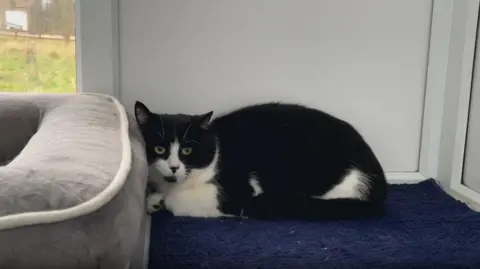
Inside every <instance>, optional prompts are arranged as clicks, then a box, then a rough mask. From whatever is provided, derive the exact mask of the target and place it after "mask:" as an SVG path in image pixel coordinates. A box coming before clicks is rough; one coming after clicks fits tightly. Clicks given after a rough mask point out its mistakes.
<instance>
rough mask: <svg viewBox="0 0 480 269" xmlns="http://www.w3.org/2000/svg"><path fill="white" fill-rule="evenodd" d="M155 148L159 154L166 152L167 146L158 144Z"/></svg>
mask: <svg viewBox="0 0 480 269" xmlns="http://www.w3.org/2000/svg"><path fill="white" fill-rule="evenodd" d="M153 150H155V153H157V154H159V155H161V154H163V153H165V148H164V147H160V146H156V147H154V148H153Z"/></svg>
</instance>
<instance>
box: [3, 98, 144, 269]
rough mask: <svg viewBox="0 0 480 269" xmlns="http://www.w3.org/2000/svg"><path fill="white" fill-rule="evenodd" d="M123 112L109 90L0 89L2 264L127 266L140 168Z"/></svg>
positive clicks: (136, 235)
mask: <svg viewBox="0 0 480 269" xmlns="http://www.w3.org/2000/svg"><path fill="white" fill-rule="evenodd" d="M128 119H129V117H128V116H127V114H126V113H125V110H124V108H123V107H122V106H121V105H120V104H119V103H118V101H116V100H115V99H114V98H111V97H108V96H100V95H87V94H78V95H43V94H0V164H1V166H0V268H9V269H14V268H125V267H127V266H128V264H129V263H131V261H132V258H133V254H134V249H135V248H136V246H137V242H138V241H139V240H140V241H141V240H142V238H143V237H144V235H142V234H141V232H140V227H141V224H142V221H143V220H144V219H145V213H144V212H145V209H144V208H145V207H144V203H145V202H144V201H145V185H146V180H147V172H148V169H147V163H146V160H145V152H144V149H143V144H142V143H143V142H142V139H141V136H140V133H139V131H138V129H137V127H136V125H135V124H134V121H130V123H132V124H131V125H129V120H128ZM129 126H130V127H129Z"/></svg>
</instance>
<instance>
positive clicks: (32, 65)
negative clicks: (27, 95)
mask: <svg viewBox="0 0 480 269" xmlns="http://www.w3.org/2000/svg"><path fill="white" fill-rule="evenodd" d="M74 16H75V15H74V0H0V92H54V93H55V92H56V93H62V92H75V91H76V84H77V83H76V63H75V27H74V21H75V18H74Z"/></svg>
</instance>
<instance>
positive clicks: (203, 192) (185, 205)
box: [164, 183, 222, 217]
mask: <svg viewBox="0 0 480 269" xmlns="http://www.w3.org/2000/svg"><path fill="white" fill-rule="evenodd" d="M217 196H218V187H217V186H216V185H215V184H212V183H204V184H201V185H196V186H194V187H191V188H178V189H177V188H172V189H171V190H170V192H169V193H168V194H167V195H166V196H165V198H164V199H165V200H164V204H165V207H166V209H167V210H169V211H170V212H172V214H173V215H175V216H186V217H220V216H222V213H221V212H220V210H219V209H218V206H219V203H218V197H217Z"/></svg>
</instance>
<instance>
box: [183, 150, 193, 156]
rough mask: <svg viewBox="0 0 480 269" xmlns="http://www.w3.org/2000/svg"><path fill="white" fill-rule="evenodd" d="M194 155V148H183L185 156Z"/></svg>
mask: <svg viewBox="0 0 480 269" xmlns="http://www.w3.org/2000/svg"><path fill="white" fill-rule="evenodd" d="M191 153H192V148H183V149H182V154H183V155H190V154H191Z"/></svg>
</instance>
